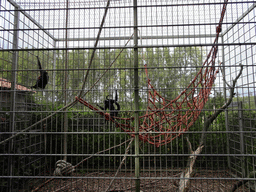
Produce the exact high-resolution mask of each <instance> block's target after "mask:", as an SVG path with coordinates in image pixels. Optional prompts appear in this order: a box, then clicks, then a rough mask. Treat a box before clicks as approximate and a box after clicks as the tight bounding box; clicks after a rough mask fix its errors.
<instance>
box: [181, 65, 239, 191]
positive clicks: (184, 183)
mask: <svg viewBox="0 0 256 192" xmlns="http://www.w3.org/2000/svg"><path fill="white" fill-rule="evenodd" d="M240 66H241V69H240V71H239V74H238V75H237V76H236V78H235V80H233V81H232V85H229V84H228V83H227V81H226V79H225V77H224V75H223V74H224V73H223V71H222V70H221V71H222V76H223V81H224V82H225V83H226V84H227V86H228V87H229V89H230V90H229V91H230V95H229V98H228V101H227V102H226V103H225V104H224V105H223V106H222V107H221V108H219V109H218V110H216V111H215V113H213V114H212V115H211V116H209V117H207V119H206V120H205V121H204V127H203V132H202V135H201V139H200V142H199V146H198V148H197V149H196V150H195V151H193V150H192V145H191V143H190V141H189V139H188V138H186V139H187V142H188V148H189V152H190V154H191V155H190V156H189V159H188V163H187V168H186V169H185V171H184V172H182V174H181V177H180V178H181V179H180V183H179V192H185V191H187V190H188V186H189V181H190V180H189V178H190V177H191V174H192V172H193V166H194V164H195V161H196V158H197V156H198V155H199V154H200V153H201V152H202V149H203V147H204V146H203V143H204V139H205V135H206V132H207V130H208V129H209V127H210V125H211V124H212V123H213V121H214V120H215V119H216V118H217V117H218V116H219V114H220V113H222V112H223V111H225V109H226V108H227V107H228V106H229V105H230V104H231V102H232V100H233V98H234V96H235V86H236V83H237V80H238V79H239V77H240V76H241V75H242V71H243V66H242V65H241V64H240Z"/></svg>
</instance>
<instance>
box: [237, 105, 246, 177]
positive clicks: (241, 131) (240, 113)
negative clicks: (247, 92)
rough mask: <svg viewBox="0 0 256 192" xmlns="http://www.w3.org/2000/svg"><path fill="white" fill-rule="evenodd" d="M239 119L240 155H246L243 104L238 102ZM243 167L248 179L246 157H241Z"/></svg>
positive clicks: (243, 174)
mask: <svg viewBox="0 0 256 192" xmlns="http://www.w3.org/2000/svg"><path fill="white" fill-rule="evenodd" d="M238 119H239V132H240V153H241V154H245V147H244V146H245V143H244V133H243V127H244V122H243V103H242V101H240V102H238ZM241 166H242V176H243V177H246V167H245V166H246V163H245V157H244V156H242V157H241Z"/></svg>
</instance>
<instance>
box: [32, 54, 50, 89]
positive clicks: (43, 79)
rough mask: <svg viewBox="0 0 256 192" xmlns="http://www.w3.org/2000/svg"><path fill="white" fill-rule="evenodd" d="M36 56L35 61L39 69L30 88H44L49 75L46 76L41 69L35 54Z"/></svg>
mask: <svg viewBox="0 0 256 192" xmlns="http://www.w3.org/2000/svg"><path fill="white" fill-rule="evenodd" d="M36 57H37V63H38V66H39V70H40V76H39V77H38V78H37V81H36V84H35V85H34V86H32V87H31V89H33V88H34V89H38V88H41V89H44V88H45V86H46V85H47V83H48V81H49V76H48V73H47V72H46V71H45V70H43V69H42V66H41V63H40V60H39V58H38V56H36Z"/></svg>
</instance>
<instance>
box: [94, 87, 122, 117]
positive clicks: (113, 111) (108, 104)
mask: <svg viewBox="0 0 256 192" xmlns="http://www.w3.org/2000/svg"><path fill="white" fill-rule="evenodd" d="M117 100H118V96H117V90H116V96H115V100H114V99H109V95H107V96H106V100H105V101H104V107H101V106H100V105H98V104H97V106H98V107H99V108H101V110H107V109H109V111H110V117H111V118H113V117H117V115H118V112H119V111H120V105H119V103H118V102H117ZM114 104H115V105H116V107H117V109H116V108H115V105H114Z"/></svg>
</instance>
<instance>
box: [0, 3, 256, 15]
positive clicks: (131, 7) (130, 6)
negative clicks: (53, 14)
mask: <svg viewBox="0 0 256 192" xmlns="http://www.w3.org/2000/svg"><path fill="white" fill-rule="evenodd" d="M113 2H114V1H113ZM113 2H112V3H113ZM254 2H255V1H234V2H228V4H230V5H231V4H248V3H254ZM79 3H80V4H82V3H83V2H79ZM19 4H20V5H24V4H26V2H19ZM28 4H29V5H35V3H33V2H29V3H28ZM38 4H39V5H40V4H43V5H44V6H46V5H48V6H50V5H52V6H54V7H56V4H57V5H58V4H60V2H57V3H56V2H48V3H47V2H44V3H40V2H39V3H38ZM62 4H66V3H65V2H62ZM69 4H70V2H69ZM84 4H85V3H84ZM100 4H102V3H100ZM211 5H223V2H210V3H183V2H182V3H179V1H177V3H174V4H164V5H160V4H155V5H137V6H136V7H137V8H153V7H156V8H157V7H181V6H182V7H184V6H211ZM71 6H72V5H71ZM134 7H135V6H133V5H127V6H109V9H124V8H127V9H133V8H134ZM105 8H106V7H103V6H99V7H96V6H94V7H69V8H68V9H69V10H89V9H93V10H95V9H105ZM65 10H67V9H66V8H60V7H58V8H42V9H39V8H37V9H25V8H23V9H18V11H27V12H29V11H65ZM1 11H3V10H0V12H1ZM10 11H15V10H10Z"/></svg>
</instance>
